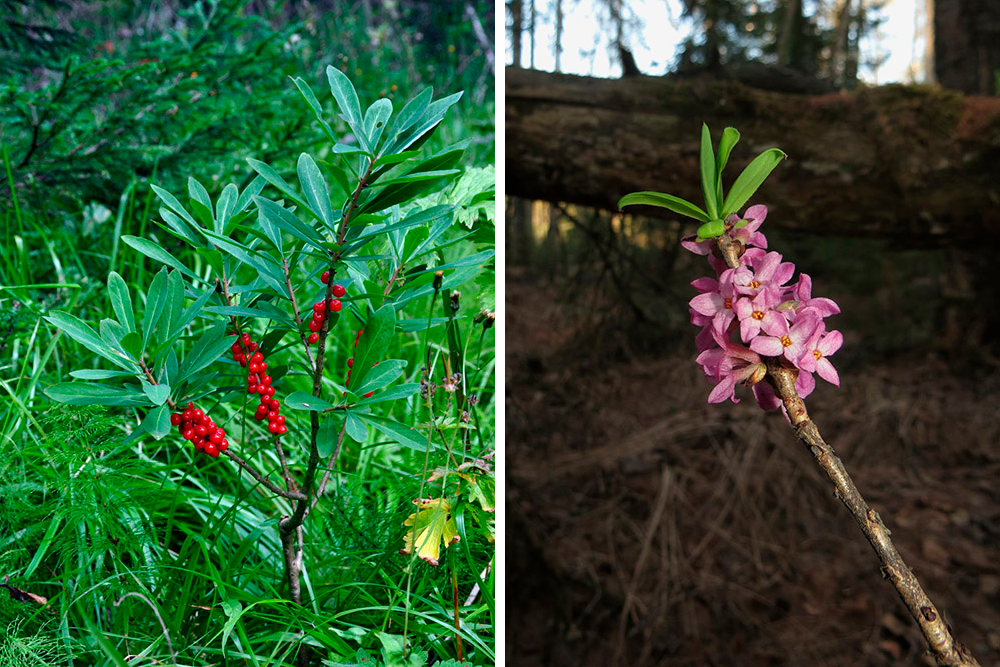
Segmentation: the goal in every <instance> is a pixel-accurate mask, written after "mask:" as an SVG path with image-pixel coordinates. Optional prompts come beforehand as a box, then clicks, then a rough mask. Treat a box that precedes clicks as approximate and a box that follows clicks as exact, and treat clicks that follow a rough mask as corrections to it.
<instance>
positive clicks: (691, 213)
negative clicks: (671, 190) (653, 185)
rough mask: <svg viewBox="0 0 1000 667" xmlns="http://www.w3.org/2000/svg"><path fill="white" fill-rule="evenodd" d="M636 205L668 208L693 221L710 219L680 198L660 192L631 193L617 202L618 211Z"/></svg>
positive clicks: (703, 212)
mask: <svg viewBox="0 0 1000 667" xmlns="http://www.w3.org/2000/svg"><path fill="white" fill-rule="evenodd" d="M636 204H646V205H647V206H659V207H660V208H668V209H670V210H671V211H673V212H674V213H680V214H681V215H685V216H687V217H689V218H694V219H695V220H700V221H701V222H708V221H710V220H711V219H712V218H710V217H708V213H705V211H703V210H701V209H700V208H698V207H697V206H695V205H694V204H692V203H691V202H689V201H687V200H685V199H681V198H680V197H674V196H673V195H668V194H664V193H662V192H632V193H629V194H627V195H625V196H624V197H622V198H621V199H619V200H618V208H619V209H622V208H625V207H626V206H633V205H636Z"/></svg>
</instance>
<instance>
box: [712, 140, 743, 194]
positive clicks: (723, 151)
mask: <svg viewBox="0 0 1000 667" xmlns="http://www.w3.org/2000/svg"><path fill="white" fill-rule="evenodd" d="M739 140H740V133H739V132H738V131H737V130H736V128H735V127H727V128H726V129H724V130H723V131H722V138H721V139H719V154H718V155H717V156H716V159H715V173H716V178H717V179H718V180H719V201H722V170H723V169H725V168H726V163H727V162H729V154H730V153H732V152H733V146H735V145H736V142H738V141H739Z"/></svg>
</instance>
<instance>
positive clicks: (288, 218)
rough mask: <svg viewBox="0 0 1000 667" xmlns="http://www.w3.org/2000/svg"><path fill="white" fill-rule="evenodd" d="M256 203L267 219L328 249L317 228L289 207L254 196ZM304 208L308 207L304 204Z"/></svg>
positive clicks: (320, 248) (293, 234)
mask: <svg viewBox="0 0 1000 667" xmlns="http://www.w3.org/2000/svg"><path fill="white" fill-rule="evenodd" d="M253 200H254V203H255V204H257V208H258V209H260V214H261V216H262V217H266V218H267V221H268V222H269V223H271V224H272V225H274V226H275V227H278V228H279V229H283V230H284V231H286V232H288V233H289V234H291V235H292V236H294V237H296V238H298V239H300V240H302V241H305V242H306V243H308V244H309V245H311V246H312V247H314V248H316V249H317V250H320V251H323V252H325V251H326V247H325V246H324V245H323V237H322V236H320V235H319V233H317V232H316V230H315V229H314V228H313V227H312V226H311V225H307V224H306V223H304V222H302V221H301V220H299V218H298V217H297V216H296V215H295V214H294V213H292V212H291V211H289V210H288V209H285V208H282V207H281V205H280V204H277V203H276V202H273V201H271V200H270V199H264V198H263V197H254V198H253ZM302 208H308V207H307V206H303V207H302Z"/></svg>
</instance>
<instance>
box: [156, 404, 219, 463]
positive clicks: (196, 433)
mask: <svg viewBox="0 0 1000 667" xmlns="http://www.w3.org/2000/svg"><path fill="white" fill-rule="evenodd" d="M170 424H171V425H172V426H176V427H177V430H178V432H179V433H180V434H181V436H182V437H183V438H184V439H185V440H190V441H191V443H192V444H193V445H194V448H195V449H197V450H198V451H199V452H205V453H206V454H208V455H209V456H211V457H212V458H213V459H214V458H218V456H219V452H224V451H226V450H227V449H229V441H228V440H226V431H225V429H223V428H221V427H219V426H217V425H216V423H215V422H214V421H212V418H211V417H209V416H208V415H206V414H205V413H204V412H202V411H201V410H199V409H198V408H196V407H194V403H188V405H187V410H185V411H184V412H175V413H174V414H172V415H170Z"/></svg>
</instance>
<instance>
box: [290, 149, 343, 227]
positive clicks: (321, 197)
mask: <svg viewBox="0 0 1000 667" xmlns="http://www.w3.org/2000/svg"><path fill="white" fill-rule="evenodd" d="M298 172H299V183H301V184H302V189H303V190H304V191H305V193H306V199H307V200H308V201H309V210H311V211H312V212H313V214H314V215H315V216H316V217H317V218H319V219H320V220H321V221H323V224H325V225H326V226H327V227H328V228H330V229H334V224H335V222H336V219H335V218H334V215H333V206H331V205H330V191H329V190H328V189H327V186H326V180H325V179H324V178H323V174H322V173H320V170H319V167H317V166H316V161H315V160H313V159H312V156H310V155H309V154H308V153H302V154H301V155H299V163H298Z"/></svg>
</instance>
